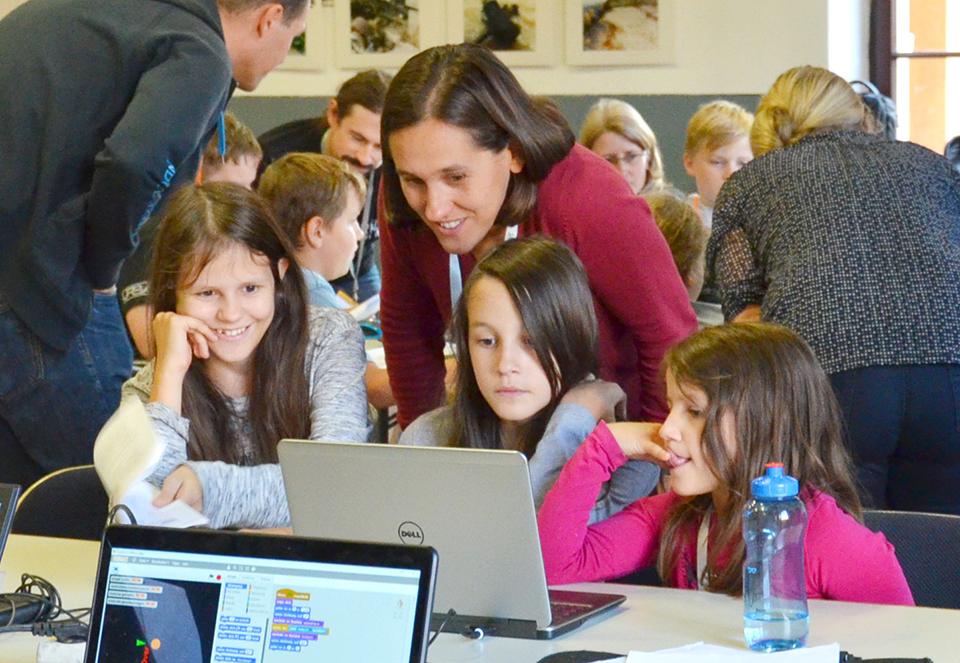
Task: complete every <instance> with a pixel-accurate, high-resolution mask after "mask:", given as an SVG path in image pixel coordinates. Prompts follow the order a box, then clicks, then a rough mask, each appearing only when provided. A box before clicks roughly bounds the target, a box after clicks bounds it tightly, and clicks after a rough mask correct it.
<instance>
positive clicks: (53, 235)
mask: <svg viewBox="0 0 960 663" xmlns="http://www.w3.org/2000/svg"><path fill="white" fill-rule="evenodd" d="M232 89H233V85H232V67H231V64H230V58H229V56H228V54H227V49H226V45H225V44H224V38H223V30H222V28H221V25H220V16H219V13H218V11H217V4H216V0H30V1H29V2H27V3H26V4H25V5H23V6H21V7H20V8H18V9H16V10H14V11H13V12H12V13H11V14H10V15H9V16H7V17H6V18H4V19H3V20H2V21H0V90H2V93H0V299H3V300H5V301H6V303H7V304H9V306H10V308H11V309H12V310H13V311H14V312H15V313H16V314H17V316H18V317H19V318H20V319H21V320H22V321H23V322H24V323H25V324H26V325H27V326H28V327H29V328H30V329H31V330H32V331H33V332H34V333H35V334H37V335H38V336H39V337H40V338H41V339H42V340H43V341H44V342H46V343H47V344H49V345H51V346H53V347H56V348H66V347H67V346H68V345H69V344H70V342H71V341H72V339H73V338H74V337H75V336H76V335H77V333H79V331H80V329H82V328H83V326H84V325H85V324H86V322H87V318H88V316H89V313H90V308H91V301H92V292H91V291H92V289H94V288H98V289H99V288H109V287H110V286H112V285H114V283H115V282H116V279H117V273H118V271H119V268H120V264H121V262H122V261H123V259H124V258H125V257H126V256H127V255H129V254H130V252H131V251H132V250H133V248H134V246H135V245H136V241H137V229H138V228H139V226H140V224H141V223H142V222H143V221H144V220H145V219H146V218H147V217H148V216H149V215H150V213H151V211H152V210H153V209H154V208H155V207H156V205H157V204H158V203H159V202H160V201H161V199H162V198H163V196H164V195H165V193H166V192H167V191H169V190H172V189H173V188H176V187H177V186H178V185H179V184H182V183H184V182H188V181H191V180H192V179H193V178H194V176H195V174H196V170H197V166H198V164H199V160H200V155H201V152H202V150H203V146H204V145H206V142H207V140H208V139H209V137H210V136H211V134H212V133H213V131H214V130H215V128H216V125H217V120H218V118H219V115H220V113H221V112H222V111H223V109H224V108H225V107H226V104H227V101H228V100H229V97H230V94H231V92H232Z"/></svg>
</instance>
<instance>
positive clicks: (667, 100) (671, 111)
mask: <svg viewBox="0 0 960 663" xmlns="http://www.w3.org/2000/svg"><path fill="white" fill-rule="evenodd" d="M620 98H621V99H623V100H624V101H626V102H627V103H630V104H633V105H634V106H635V107H636V108H637V110H639V111H640V114H641V115H643V117H644V119H645V120H646V121H647V122H648V123H649V124H650V126H651V128H652V129H653V131H654V133H655V134H656V135H657V139H658V140H659V141H660V149H661V151H662V152H663V161H664V168H665V170H666V172H667V179H669V180H670V181H671V182H673V184H674V185H675V186H676V187H677V188H679V189H682V190H683V191H688V192H689V191H693V190H694V189H695V184H694V181H693V179H692V178H690V177H688V176H687V174H686V172H684V170H683V142H684V134H685V131H686V127H687V121H688V120H689V119H690V116H691V115H693V114H694V113H695V112H696V110H697V108H698V107H699V106H700V105H701V104H703V103H706V102H708V101H711V100H712V99H715V98H716V97H711V96H700V95H651V96H623V97H620ZM723 98H724V99H729V100H730V101H734V102H736V103H738V104H741V105H742V106H744V107H745V108H746V109H747V110H750V111H753V110H755V109H756V107H757V103H758V101H759V97H758V96H757V95H730V96H724V97H723ZM554 99H555V100H556V102H557V104H558V105H559V106H560V109H561V110H562V111H563V113H564V115H566V117H567V120H569V122H570V126H571V127H573V130H574V132H576V133H579V131H580V125H581V124H582V123H583V119H584V118H585V117H586V115H587V111H588V110H589V109H590V106H591V105H593V103H594V102H595V101H596V100H597V97H596V96H571V95H565V96H555V97H554ZM328 101H329V99H328V98H326V97H253V96H251V97H236V98H234V99H233V101H231V102H230V109H231V110H232V111H233V112H234V113H236V114H237V116H238V117H239V118H240V119H241V120H242V121H243V122H245V123H246V124H247V125H248V126H249V127H250V128H251V129H253V132H254V133H256V134H257V135H259V134H261V133H263V132H264V131H266V130H268V129H271V128H273V127H275V126H277V125H280V124H283V123H284V122H289V121H290V120H296V119H300V118H304V117H315V116H317V115H319V114H320V113H322V112H324V111H325V109H326V107H327V103H328Z"/></svg>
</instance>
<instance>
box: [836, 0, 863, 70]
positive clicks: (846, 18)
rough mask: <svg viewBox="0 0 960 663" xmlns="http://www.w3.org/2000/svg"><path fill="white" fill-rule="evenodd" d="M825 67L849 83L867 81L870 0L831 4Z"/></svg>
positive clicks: (838, 0) (840, 1)
mask: <svg viewBox="0 0 960 663" xmlns="http://www.w3.org/2000/svg"><path fill="white" fill-rule="evenodd" d="M828 11H829V13H828V17H827V18H828V20H827V23H828V27H827V52H828V56H829V57H828V59H827V67H828V68H829V69H830V71H832V72H834V73H835V74H838V75H840V76H842V77H843V78H845V79H847V80H848V81H856V80H861V81H865V80H868V79H869V78H870V56H869V46H870V0H830V4H829V10H828Z"/></svg>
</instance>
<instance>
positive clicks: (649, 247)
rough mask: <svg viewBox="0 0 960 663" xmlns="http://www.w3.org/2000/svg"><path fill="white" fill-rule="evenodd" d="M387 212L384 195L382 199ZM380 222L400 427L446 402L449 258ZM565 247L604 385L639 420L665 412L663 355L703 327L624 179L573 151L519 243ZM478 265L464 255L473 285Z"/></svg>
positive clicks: (551, 177) (424, 234)
mask: <svg viewBox="0 0 960 663" xmlns="http://www.w3.org/2000/svg"><path fill="white" fill-rule="evenodd" d="M381 204H382V196H381ZM386 216H387V215H386V214H385V213H381V214H379V218H380V237H381V243H380V252H381V261H382V266H383V290H382V292H381V309H380V316H381V322H382V328H383V345H384V350H385V352H386V361H387V366H388V370H389V374H390V385H391V387H392V389H393V394H394V397H395V398H396V401H397V408H398V411H399V417H398V419H399V422H400V425H401V426H407V425H408V424H409V423H410V422H412V421H413V420H414V419H416V418H417V417H418V416H420V415H421V414H423V413H424V412H427V411H429V410H432V409H433V408H435V407H437V406H439V405H440V404H441V403H442V402H443V377H444V364H443V332H444V329H445V327H446V325H447V323H448V322H449V320H450V317H451V315H452V309H451V304H450V277H449V256H448V254H447V253H446V252H445V251H444V250H443V248H442V247H441V246H440V243H439V242H438V241H437V239H436V238H435V237H434V235H433V233H432V232H430V231H429V230H427V229H426V228H425V227H424V226H422V225H420V226H418V227H417V228H414V229H399V228H395V227H391V226H390V224H389V223H388V222H386ZM535 234H544V235H547V236H549V237H552V238H554V239H556V240H559V241H562V242H564V243H566V244H567V245H568V246H569V247H570V248H571V249H572V250H573V251H574V253H576V254H577V256H579V258H580V260H581V261H582V262H583V265H584V267H585V268H586V271H587V277H588V279H589V282H590V291H591V293H592V294H593V302H594V306H595V309H596V313H597V321H598V323H599V331H600V344H599V345H600V356H599V362H600V377H601V378H603V379H604V380H609V381H612V382H616V383H618V384H619V385H620V386H621V387H622V388H623V389H624V391H626V393H627V411H628V415H629V417H630V418H631V419H633V420H657V421H661V420H662V419H663V418H664V417H665V416H666V413H667V409H666V406H665V399H664V386H663V384H662V380H661V378H660V374H659V368H660V361H661V359H662V358H663V355H664V353H665V352H666V351H667V350H668V349H669V348H670V347H671V346H672V345H674V344H675V343H676V342H677V341H679V340H681V339H682V338H684V337H686V336H688V335H689V334H691V333H693V332H695V331H696V330H697V318H696V316H695V315H694V313H693V309H692V308H691V306H690V302H689V298H688V296H687V291H686V288H685V287H684V285H683V282H682V280H681V278H680V275H679V273H678V272H677V268H676V266H675V264H674V262H673V257H672V256H671V254H670V249H669V247H668V246H667V242H666V240H665V239H664V238H663V235H661V233H660V230H659V229H658V228H657V226H656V224H655V223H654V220H653V215H652V214H651V212H650V208H649V206H648V205H647V203H646V201H644V200H643V199H642V198H638V197H637V196H635V195H633V193H632V192H631V190H630V187H629V186H628V185H627V184H626V182H625V181H624V180H623V178H622V177H621V176H620V174H619V173H618V172H617V171H616V170H615V169H614V168H613V167H611V166H610V165H609V164H607V163H606V162H605V161H603V159H601V158H599V157H598V156H596V155H595V154H593V153H592V152H590V151H589V150H587V149H586V148H585V147H583V146H581V145H579V144H578V145H575V146H574V148H573V149H572V150H571V151H570V153H569V154H568V155H567V156H566V157H565V158H564V159H563V160H561V161H560V162H558V163H557V164H556V165H554V167H553V168H552V169H551V171H550V173H549V174H548V175H547V177H546V178H545V179H544V180H543V181H542V182H541V183H540V184H539V187H538V191H537V204H536V208H535V209H534V212H533V214H532V216H531V218H530V219H529V220H528V221H526V222H525V223H522V224H521V225H520V228H519V236H520V237H525V236H530V235H535ZM474 264H475V261H474V259H473V257H472V256H470V255H463V256H460V268H461V273H462V275H463V279H464V280H466V278H467V276H468V274H469V272H470V270H471V269H472V268H473V266H474Z"/></svg>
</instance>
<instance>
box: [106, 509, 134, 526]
mask: <svg viewBox="0 0 960 663" xmlns="http://www.w3.org/2000/svg"><path fill="white" fill-rule="evenodd" d="M121 511H122V512H123V514H124V515H125V516H126V517H127V518H129V519H130V523H129V524H131V525H136V524H137V517H136V516H134V515H133V511H131V510H130V507H128V506H127V505H126V504H117V505H116V506H115V507H113V508H112V509H110V513H109V514H107V527H109V526H110V525H114V524H117V520H116V518H117V513H119V512H121Z"/></svg>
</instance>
